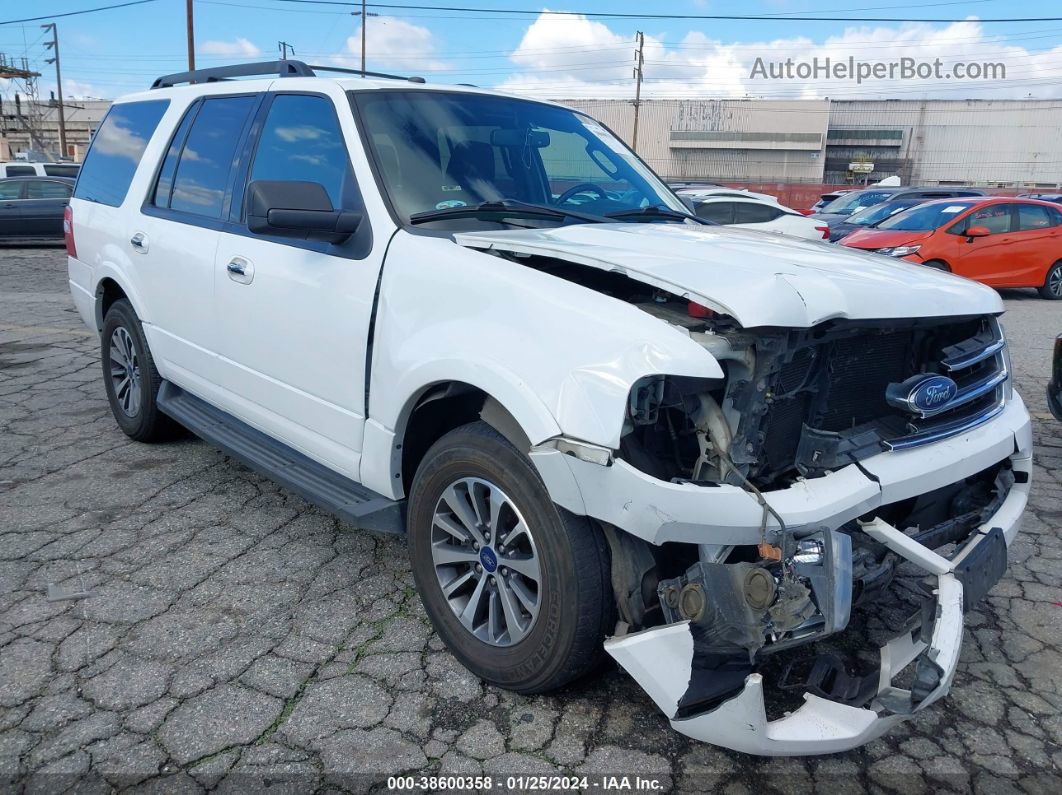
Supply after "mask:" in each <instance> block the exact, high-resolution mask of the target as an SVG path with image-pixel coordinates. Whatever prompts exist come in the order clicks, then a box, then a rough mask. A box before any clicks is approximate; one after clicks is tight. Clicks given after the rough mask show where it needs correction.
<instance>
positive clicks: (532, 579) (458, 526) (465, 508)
mask: <svg viewBox="0 0 1062 795" xmlns="http://www.w3.org/2000/svg"><path fill="white" fill-rule="evenodd" d="M431 555H432V564H433V566H434V568H435V576H436V578H437V579H438V582H439V587H440V588H441V589H442V592H443V596H444V597H445V598H446V601H447V604H449V605H450V609H451V610H453V612H454V615H455V616H457V618H458V620H459V621H460V622H461V625H462V626H464V628H465V629H466V630H468V632H470V633H471V634H472V635H473V636H475V637H476V638H478V639H479V640H481V641H483V642H484V643H487V644H490V645H491V646H512V645H514V644H516V643H519V642H520V641H521V640H522V639H523V638H524V637H526V635H527V633H528V632H530V631H531V628H532V627H533V626H534V624H535V621H536V619H537V618H538V612H539V605H540V603H541V581H542V572H541V569H540V566H539V557H538V554H537V551H536V549H535V540H534V538H533V536H532V535H531V529H530V528H529V527H528V525H527V522H525V521H524V517H523V516H522V515H521V514H520V511H519V510H518V509H517V507H516V505H515V504H514V503H513V501H512V499H511V498H510V497H509V496H508V495H507V494H506V493H505V492H504V491H502V490H501V489H500V488H498V487H497V486H496V485H494V484H493V483H491V482H489V481H487V480H484V479H482V478H474V477H466V478H461V479H459V480H457V481H455V482H453V483H451V484H450V485H449V486H448V487H447V488H446V489H445V490H444V491H443V494H442V496H441V497H440V498H439V501H438V502H437V503H436V506H435V511H434V514H433V517H432V528H431Z"/></svg>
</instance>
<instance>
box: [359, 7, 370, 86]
mask: <svg viewBox="0 0 1062 795" xmlns="http://www.w3.org/2000/svg"><path fill="white" fill-rule="evenodd" d="M368 17H369V15H368V14H366V13H365V0H361V76H362V77H365V20H366V19H368Z"/></svg>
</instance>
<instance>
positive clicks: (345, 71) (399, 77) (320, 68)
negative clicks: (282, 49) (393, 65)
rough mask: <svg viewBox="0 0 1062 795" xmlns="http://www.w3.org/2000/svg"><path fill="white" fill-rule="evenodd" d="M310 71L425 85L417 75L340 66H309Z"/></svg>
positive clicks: (422, 79)
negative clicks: (364, 70) (394, 73)
mask: <svg viewBox="0 0 1062 795" xmlns="http://www.w3.org/2000/svg"><path fill="white" fill-rule="evenodd" d="M310 69H316V70H317V71H318V72H341V73H342V74H345V75H357V76H358V77H382V78H384V79H386V80H406V81H408V82H410V83H426V82H427V81H426V80H425V79H424V78H423V77H418V76H417V75H411V76H408V77H407V76H406V75H392V74H388V73H387V72H363V71H361V70H360V69H347V68H346V67H342V66H311V67H310Z"/></svg>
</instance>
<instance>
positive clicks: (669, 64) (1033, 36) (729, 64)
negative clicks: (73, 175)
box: [0, 0, 1062, 98]
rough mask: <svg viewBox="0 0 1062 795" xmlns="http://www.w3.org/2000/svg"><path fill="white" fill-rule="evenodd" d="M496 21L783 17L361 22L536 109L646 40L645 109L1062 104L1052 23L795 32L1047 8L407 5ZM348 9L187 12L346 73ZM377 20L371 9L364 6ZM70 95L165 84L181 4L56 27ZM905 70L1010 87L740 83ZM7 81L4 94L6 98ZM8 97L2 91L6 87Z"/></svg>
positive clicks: (35, 45)
mask: <svg viewBox="0 0 1062 795" xmlns="http://www.w3.org/2000/svg"><path fill="white" fill-rule="evenodd" d="M115 1H116V0H36V2H33V3H24V2H12V1H11V0H9V1H8V2H6V3H0V8H2V9H3V10H2V11H0V21H3V20H4V19H10V18H17V17H20V16H30V15H33V16H36V15H40V14H47V13H61V12H65V11H73V10H79V9H83V8H89V7H93V6H99V5H106V4H109V3H111V2H115ZM418 3H423V4H425V5H468V6H482V7H484V8H490V9H495V10H497V9H534V10H536V11H539V10H542V11H544V10H547V9H548V10H575V11H599V12H630V13H639V12H645V11H647V10H655V11H659V12H661V13H672V14H674V13H690V14H765V15H766V14H771V15H782V14H788V15H789V16H790V18H788V19H787V18H784V17H779V18H775V19H770V20H768V21H762V22H761V21H755V22H748V21H745V22H743V21H721V20H720V21H717V20H661V19H642V20H629V19H619V18H585V17H571V16H558V15H553V14H548V13H540V14H538V15H535V16H531V15H503V14H499V13H490V12H484V13H482V14H470V13H459V12H451V11H439V10H385V9H382V8H377V9H376V10H375V11H376V13H378V14H379V15H380V16H377V17H371V18H370V19H369V21H368V28H367V35H368V40H369V44H368V47H367V48H366V49H367V52H368V62H369V68H370V69H378V70H382V71H401V72H404V73H423V74H425V75H426V76H428V78H429V79H431V80H433V81H440V82H469V83H475V84H477V85H486V86H501V87H503V88H507V89H510V90H517V91H522V92H525V93H528V94H533V95H536V96H553V97H558V98H564V97H569V98H570V97H577V96H591V97H597V96H630V95H631V94H632V92H633V83H632V81H631V80H630V75H631V66H632V60H633V47H634V43H633V42H634V37H635V34H636V32H637V31H639V30H641V31H643V32H644V33H645V35H646V37H647V39H646V66H645V76H646V83H645V89H644V93H645V95H646V96H649V97H654V96H656V97H684V96H763V97H772V98H783V97H794V98H797V97H810V96H824V95H825V96H832V97H837V98H843V97H855V96H866V97H882V96H895V97H904V98H912V97H915V98H916V97H921V96H942V97H951V98H965V97H995V96H999V97H1014V98H1017V97H1025V96H1034V97H1059V96H1062V21H1060V22H1053V23H1052V22H1047V23H1037V22H1016V23H1007V24H995V25H989V24H982V23H978V22H976V21H968V22H962V23H957V24H950V25H949V24H933V25H921V24H906V25H905V24H902V23H891V24H890V23H854V22H847V23H846V22H799V21H796V20H795V19H793V18H792V17H794V16H798V15H799V13H798V12H805V13H807V12H813V13H816V14H817V15H820V16H872V17H902V16H914V17H954V18H968V17H969V18H976V17H1003V16H1005V17H1040V16H1062V5H1060V4H1058V3H1048V2H1044V1H1043V0H965V1H964V2H959V1H958V0H951V1H950V2H948V1H947V0H930V1H929V2H927V3H922V4H918V3H916V2H914V0H670V2H667V3H648V2H646V0H606V1H604V2H602V1H600V0H570V2H567V3H550V4H546V5H542V4H539V3H535V2H533V1H532V0H511V1H510V0H497V1H496V2H488V0H410V3H409V4H418ZM353 10H354V9H353V8H348V7H343V6H328V5H300V4H296V3H288V2H280V0H196V3H195V14H196V42H197V48H196V49H197V61H198V64H199V65H201V66H203V65H210V64H222V63H231V62H233V61H240V60H263V59H266V58H271V57H273V56H274V55H275V54H276V52H277V41H278V40H279V39H283V40H286V41H288V42H289V43H291V44H292V45H293V46H294V48H295V52H296V57H299V58H303V59H305V60H307V61H309V62H329V63H338V64H345V65H352V66H353V65H356V64H357V62H358V58H359V52H360V51H359V49H358V46H359V45H358V42H359V25H360V20H359V17H358V16H357V15H352V14H351V11H353ZM370 10H371V9H370ZM56 21H57V22H58V24H59V31H60V42H61V47H62V64H63V78H64V87H65V88H66V93H67V94H70V95H74V96H102V97H113V96H116V95H120V94H122V93H126V92H129V91H133V90H137V89H140V88H143V87H146V86H147V85H148V84H149V83H150V82H151V80H152V79H153V78H154V77H156V76H157V75H159V74H164V73H166V72H171V71H179V70H181V69H182V68H184V65H185V30H184V0H157V1H156V2H153V3H149V4H146V5H141V6H135V7H130V8H123V9H116V10H111V11H105V12H100V13H95V14H86V15H82V16H73V17H67V18H60V19H57V20H56ZM39 24H40V23H37V22H32V23H27V24H24V25H0V52H4V53H6V54H7V55H8V56H9V57H11V56H15V57H19V56H22V55H26V56H27V57H29V58H30V60H31V62H32V63H33V64H34V65H35V68H36V69H37V70H38V71H40V72H42V73H43V75H44V76H43V77H42V78H41V81H40V87H41V93H42V94H43V95H45V96H46V95H47V92H48V90H50V89H51V88H53V87H54V79H53V76H54V72H53V71H52V67H51V66H49V65H47V64H46V63H45V62H44V58H45V57H47V53H46V52H45V50H44V47H43V38H42V34H43V31H42V30H41V29H40V27H39ZM850 56H851V57H854V58H859V59H863V60H868V61H888V60H891V59H894V58H899V57H911V58H916V59H922V60H932V59H934V58H938V57H939V58H941V59H942V60H943V61H944V63H945V66H946V67H950V65H951V64H953V63H954V62H955V61H964V62H978V63H980V62H992V63H1002V64H1004V65H1005V67H1006V73H1007V77H1006V79H998V78H997V79H994V80H989V81H984V80H965V81H962V82H956V81H955V80H940V79H929V80H907V81H902V80H887V79H886V80H876V81H870V82H865V83H863V84H861V85H860V84H856V83H855V82H854V81H852V80H838V79H829V80H826V79H817V78H809V79H799V78H796V79H789V80H773V81H771V80H764V79H762V78H757V79H752V78H750V71H751V69H752V67H753V66H754V64H755V61H756V58H762V59H764V61H765V62H767V61H784V60H785V59H786V58H794V59H797V60H800V59H806V60H810V59H812V58H814V57H818V58H820V59H822V58H825V57H830V58H831V59H833V60H835V61H836V60H844V59H847V58H848V57H850ZM2 84H3V81H0V87H3V86H2ZM5 91H6V93H7V95H8V96H10V93H11V91H12V86H6V88H5Z"/></svg>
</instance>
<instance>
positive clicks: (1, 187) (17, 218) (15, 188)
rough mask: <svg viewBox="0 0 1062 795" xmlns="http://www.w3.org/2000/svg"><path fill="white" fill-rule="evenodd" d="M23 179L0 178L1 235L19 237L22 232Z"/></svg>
mask: <svg viewBox="0 0 1062 795" xmlns="http://www.w3.org/2000/svg"><path fill="white" fill-rule="evenodd" d="M24 184H25V181H24V180H21V179H0V237H18V236H20V235H21V234H22V232H21V219H22V204H23V202H22V188H23V185H24Z"/></svg>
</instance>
